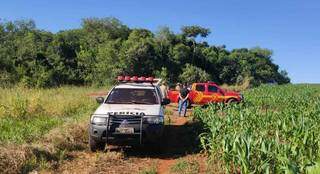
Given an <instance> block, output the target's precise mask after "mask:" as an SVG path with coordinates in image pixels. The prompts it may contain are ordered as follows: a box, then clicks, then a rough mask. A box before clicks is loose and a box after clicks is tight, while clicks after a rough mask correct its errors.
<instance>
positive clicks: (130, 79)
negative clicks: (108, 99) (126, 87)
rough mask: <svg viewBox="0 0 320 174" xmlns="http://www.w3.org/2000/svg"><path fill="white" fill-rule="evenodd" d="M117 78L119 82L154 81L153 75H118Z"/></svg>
mask: <svg viewBox="0 0 320 174" xmlns="http://www.w3.org/2000/svg"><path fill="white" fill-rule="evenodd" d="M117 80H118V81H119V82H141V83H142V82H150V83H152V82H154V78H153V77H147V78H146V77H143V76H141V77H138V76H132V77H131V76H118V78H117Z"/></svg>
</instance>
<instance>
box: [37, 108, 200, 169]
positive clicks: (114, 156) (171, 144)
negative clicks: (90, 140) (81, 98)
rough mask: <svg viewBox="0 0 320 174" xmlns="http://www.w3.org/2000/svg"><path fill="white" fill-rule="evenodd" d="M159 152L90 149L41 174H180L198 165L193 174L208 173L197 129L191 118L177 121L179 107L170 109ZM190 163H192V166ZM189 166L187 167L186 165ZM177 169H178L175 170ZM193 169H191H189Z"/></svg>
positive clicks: (148, 149)
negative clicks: (185, 169) (92, 150)
mask: <svg viewBox="0 0 320 174" xmlns="http://www.w3.org/2000/svg"><path fill="white" fill-rule="evenodd" d="M166 110H167V113H169V114H167V115H166V117H167V120H166V122H167V123H166V125H165V130H164V138H163V139H162V140H161V141H159V143H161V147H160V149H157V150H154V149H153V148H152V147H144V148H141V147H117V146H108V148H107V149H106V150H105V151H104V152H97V153H92V152H90V151H89V150H88V148H87V149H82V150H78V151H71V152H69V153H68V159H67V160H65V161H64V162H63V163H62V164H60V165H59V166H58V167H57V168H56V169H54V170H50V171H40V173H78V174H79V173H148V172H149V173H159V174H166V173H180V172H179V170H184V169H180V168H181V166H182V167H185V168H188V167H189V166H188V164H189V163H190V164H195V165H194V166H195V167H196V168H191V169H189V170H194V171H191V173H202V172H204V171H205V157H203V156H201V155H200V154H199V149H198V147H199V146H198V141H197V125H195V124H194V123H193V122H191V121H189V120H190V119H191V117H190V113H191V111H188V117H178V116H177V111H176V105H169V106H167V108H166ZM190 161H191V162H190ZM180 163H181V165H180ZM186 164H187V165H186ZM175 166H176V167H175ZM189 168H190V167H189ZM188 173H190V172H188Z"/></svg>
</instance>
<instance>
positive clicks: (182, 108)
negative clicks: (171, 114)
mask: <svg viewBox="0 0 320 174" xmlns="http://www.w3.org/2000/svg"><path fill="white" fill-rule="evenodd" d="M187 103H188V101H187V100H184V101H182V100H179V105H178V112H179V116H181V111H182V112H183V116H184V117H185V116H186V113H187Z"/></svg>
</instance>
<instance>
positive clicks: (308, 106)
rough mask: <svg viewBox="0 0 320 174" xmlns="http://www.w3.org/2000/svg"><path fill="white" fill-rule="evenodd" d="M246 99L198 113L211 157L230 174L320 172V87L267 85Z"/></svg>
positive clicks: (196, 111) (204, 147)
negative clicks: (239, 102) (218, 160)
mask: <svg viewBox="0 0 320 174" xmlns="http://www.w3.org/2000/svg"><path fill="white" fill-rule="evenodd" d="M244 96H245V102H243V103H241V104H234V105H228V106H225V105H214V104H212V105H210V106H209V107H207V108H206V109H202V108H196V109H195V111H194V116H195V118H196V119H197V120H199V121H200V123H201V124H203V127H204V133H202V134H200V140H201V146H202V148H203V149H204V150H205V151H206V152H207V153H208V154H209V156H210V158H211V159H221V160H222V161H223V162H222V167H223V168H224V169H225V171H226V173H244V174H247V173H314V172H316V171H319V159H320V158H319V157H320V151H319V148H320V124H319V120H320V86H319V85H318V86H317V85H284V86H278V85H265V86H261V87H259V88H254V89H251V90H247V91H245V92H244ZM313 169H314V170H313ZM312 170H313V171H312Z"/></svg>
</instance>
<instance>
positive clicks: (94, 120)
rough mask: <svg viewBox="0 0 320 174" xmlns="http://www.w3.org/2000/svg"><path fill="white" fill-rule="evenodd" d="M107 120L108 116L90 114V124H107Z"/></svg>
mask: <svg viewBox="0 0 320 174" xmlns="http://www.w3.org/2000/svg"><path fill="white" fill-rule="evenodd" d="M107 122H108V117H106V116H104V117H102V116H95V115H94V116H92V118H91V123H92V124H98V125H99V124H107Z"/></svg>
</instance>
